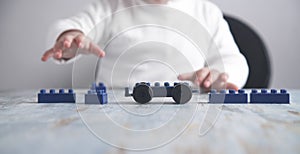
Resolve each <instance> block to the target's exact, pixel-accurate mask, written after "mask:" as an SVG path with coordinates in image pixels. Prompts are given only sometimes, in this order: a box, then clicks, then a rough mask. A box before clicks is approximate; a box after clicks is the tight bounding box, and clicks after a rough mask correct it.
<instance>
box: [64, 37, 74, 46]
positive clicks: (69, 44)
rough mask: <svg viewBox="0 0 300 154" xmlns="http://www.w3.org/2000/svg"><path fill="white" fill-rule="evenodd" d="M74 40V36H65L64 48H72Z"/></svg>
mask: <svg viewBox="0 0 300 154" xmlns="http://www.w3.org/2000/svg"><path fill="white" fill-rule="evenodd" d="M73 40H74V36H72V35H67V36H65V37H64V38H63V47H64V48H70V47H71V44H72V42H73Z"/></svg>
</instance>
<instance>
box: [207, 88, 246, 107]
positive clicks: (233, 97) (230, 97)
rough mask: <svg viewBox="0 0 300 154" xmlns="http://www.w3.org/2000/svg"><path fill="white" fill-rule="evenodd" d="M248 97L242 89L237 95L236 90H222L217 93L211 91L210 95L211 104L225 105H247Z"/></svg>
mask: <svg viewBox="0 0 300 154" xmlns="http://www.w3.org/2000/svg"><path fill="white" fill-rule="evenodd" d="M247 102H248V95H247V94H246V93H245V90H243V89H240V90H238V92H237V93H236V91H235V90H228V93H226V90H221V91H220V92H217V91H216V90H211V92H210V93H209V103H224V104H247Z"/></svg>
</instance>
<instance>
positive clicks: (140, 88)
mask: <svg viewBox="0 0 300 154" xmlns="http://www.w3.org/2000/svg"><path fill="white" fill-rule="evenodd" d="M125 96H126V97H129V96H132V97H133V99H134V100H135V101H136V102H138V103H141V104H145V103H148V102H150V101H151V100H152V98H153V97H172V98H173V100H174V101H175V102H176V103H177V104H185V103H187V102H188V101H190V100H191V98H192V89H191V87H190V86H189V85H188V83H174V86H170V84H169V83H168V82H165V83H164V86H160V83H159V82H155V83H154V86H151V85H150V83H146V82H140V83H136V84H135V86H134V88H133V92H132V94H130V93H129V88H128V87H126V88H125Z"/></svg>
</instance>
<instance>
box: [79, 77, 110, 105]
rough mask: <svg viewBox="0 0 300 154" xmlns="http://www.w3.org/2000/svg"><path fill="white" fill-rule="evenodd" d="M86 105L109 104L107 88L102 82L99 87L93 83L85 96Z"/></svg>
mask: <svg viewBox="0 0 300 154" xmlns="http://www.w3.org/2000/svg"><path fill="white" fill-rule="evenodd" d="M84 102H85V104H107V102H108V99H107V93H106V86H105V85H104V83H102V82H100V83H99V84H98V86H97V84H96V83H93V84H92V86H91V88H90V90H88V93H87V94H85V96H84Z"/></svg>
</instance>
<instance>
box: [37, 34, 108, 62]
mask: <svg viewBox="0 0 300 154" xmlns="http://www.w3.org/2000/svg"><path fill="white" fill-rule="evenodd" d="M78 48H79V49H81V50H77V49H78ZM77 51H78V53H79V54H94V55H96V56H98V57H104V56H105V52H104V51H103V50H102V49H101V48H100V47H99V46H98V45H97V44H95V43H94V42H93V41H91V40H90V39H88V38H87V37H86V36H84V34H83V33H82V32H81V31H79V30H69V31H66V32H64V33H62V34H61V35H60V36H59V37H58V39H57V41H56V43H55V45H54V47H53V48H51V49H49V50H47V51H46V52H45V53H44V54H43V56H42V61H47V60H48V59H49V58H51V57H52V58H54V59H57V60H61V59H64V60H68V59H72V58H74V57H75V56H76V54H77Z"/></svg>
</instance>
